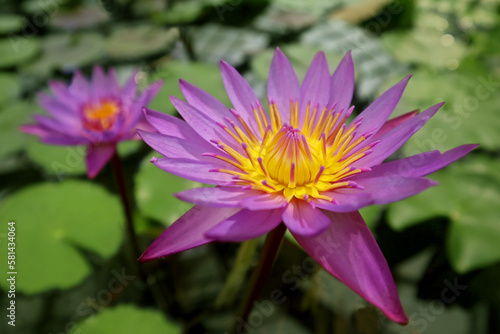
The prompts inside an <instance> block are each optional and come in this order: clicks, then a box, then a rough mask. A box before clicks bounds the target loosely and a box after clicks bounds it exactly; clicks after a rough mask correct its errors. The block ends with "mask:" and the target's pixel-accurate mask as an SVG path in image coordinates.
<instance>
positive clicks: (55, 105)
mask: <svg viewBox="0 0 500 334" xmlns="http://www.w3.org/2000/svg"><path fill="white" fill-rule="evenodd" d="M53 87H54V85H53ZM59 88H60V87H59ZM53 89H57V88H53ZM38 96H39V100H38V104H39V105H40V106H41V107H42V108H43V109H45V110H46V111H47V112H48V113H49V114H50V115H52V116H53V117H54V118H56V119H57V120H58V121H59V122H61V123H64V124H68V125H69V126H72V127H76V126H80V124H81V119H80V115H79V114H78V110H77V107H78V105H77V104H75V103H74V102H73V104H72V105H71V106H68V105H66V104H65V103H62V102H61V101H60V100H56V99H55V98H53V97H51V96H49V95H46V94H43V93H41V94H39V95H38Z"/></svg>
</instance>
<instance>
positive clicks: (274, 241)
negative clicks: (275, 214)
mask: <svg viewBox="0 0 500 334" xmlns="http://www.w3.org/2000/svg"><path fill="white" fill-rule="evenodd" d="M285 232H286V226H285V224H283V223H281V224H279V225H278V226H277V227H276V228H275V229H274V230H272V231H271V232H269V234H268V235H267V237H266V241H265V242H264V246H262V251H261V253H260V255H259V260H258V261H259V262H258V264H257V267H256V268H255V269H254V271H253V273H252V277H251V278H250V283H249V289H248V290H247V293H246V295H245V298H244V299H243V303H242V304H241V312H240V314H241V318H242V320H243V321H244V322H246V321H247V319H248V316H249V315H250V312H251V311H252V307H253V304H254V302H255V301H256V300H257V298H259V295H260V293H261V292H262V289H263V288H264V284H265V282H266V280H267V278H268V277H269V274H270V273H271V269H272V267H273V264H274V260H275V259H276V256H277V255H278V251H279V249H280V247H281V244H282V242H283V237H284V236H285Z"/></svg>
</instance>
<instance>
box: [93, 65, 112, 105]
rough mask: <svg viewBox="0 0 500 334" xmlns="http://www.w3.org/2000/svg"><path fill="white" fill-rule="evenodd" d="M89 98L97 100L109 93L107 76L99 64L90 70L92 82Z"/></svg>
mask: <svg viewBox="0 0 500 334" xmlns="http://www.w3.org/2000/svg"><path fill="white" fill-rule="evenodd" d="M90 89H91V94H92V95H91V98H92V99H93V100H99V99H102V98H105V97H108V95H110V85H109V81H108V77H107V76H106V74H105V73H104V70H103V69H102V67H101V66H98V65H96V66H94V70H93V72H92V84H91V85H90Z"/></svg>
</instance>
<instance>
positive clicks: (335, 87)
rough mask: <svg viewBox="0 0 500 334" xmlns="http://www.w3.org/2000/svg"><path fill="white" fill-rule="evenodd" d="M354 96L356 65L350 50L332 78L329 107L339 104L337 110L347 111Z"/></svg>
mask: <svg viewBox="0 0 500 334" xmlns="http://www.w3.org/2000/svg"><path fill="white" fill-rule="evenodd" d="M353 94H354V64H353V61H352V56H351V51H350V50H349V51H348V52H347V53H346V55H345V56H344V58H342V60H341V61H340V63H339V66H337V69H336V70H335V72H334V73H333V75H332V77H331V83H330V100H329V101H328V104H329V105H332V104H333V103H337V104H336V107H335V109H336V110H342V109H343V110H344V111H347V109H349V107H350V106H351V101H352V96H353Z"/></svg>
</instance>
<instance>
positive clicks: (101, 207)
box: [0, 181, 123, 294]
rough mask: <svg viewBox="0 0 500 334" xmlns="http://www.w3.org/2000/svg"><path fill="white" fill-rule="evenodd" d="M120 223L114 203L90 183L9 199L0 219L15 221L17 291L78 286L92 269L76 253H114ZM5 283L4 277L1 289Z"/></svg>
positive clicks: (40, 187)
mask: <svg viewBox="0 0 500 334" xmlns="http://www.w3.org/2000/svg"><path fill="white" fill-rule="evenodd" d="M122 220H123V217H122V209H121V207H120V204H119V201H118V199H117V198H116V197H115V196H113V195H111V194H109V193H108V192H106V191H105V190H104V189H102V188H101V187H99V186H96V185H94V184H92V183H90V182H82V181H65V182H62V183H42V184H37V185H34V186H31V187H28V188H25V189H23V190H20V191H19V192H17V193H14V194H12V195H10V196H9V197H8V198H6V199H5V200H4V201H3V202H2V204H1V206H0V221H2V222H8V221H15V222H16V225H15V226H16V258H17V259H18V261H16V271H17V272H19V275H18V276H17V281H16V289H17V290H18V291H22V292H23V293H26V294H34V293H40V292H43V291H46V290H49V289H54V288H59V289H68V288H71V287H73V286H75V285H76V284H78V283H80V282H81V281H82V280H83V279H84V278H85V277H86V276H87V275H88V274H89V273H90V272H91V268H90V265H89V264H88V263H87V261H86V260H85V258H84V257H83V256H82V254H81V253H80V251H79V249H84V250H87V251H90V252H93V253H96V254H99V255H100V256H102V257H105V258H106V257H110V256H111V255H113V254H114V253H115V252H116V251H117V250H118V248H119V246H120V244H121V242H122V240H123V229H122V226H123V225H122ZM5 231H6V230H5ZM6 238H7V234H2V235H1V240H2V242H1V243H2V245H6V244H7V239H6ZM1 251H2V252H5V253H4V254H6V252H7V247H3V249H2V250H1ZM6 257H7V256H6V255H4V258H6ZM23 273H25V274H23ZM5 275H6V274H5V271H4V273H3V274H2V276H3V277H5ZM6 284H7V281H6V279H5V278H4V279H2V280H1V283H0V286H2V288H4V289H5V288H6Z"/></svg>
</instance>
